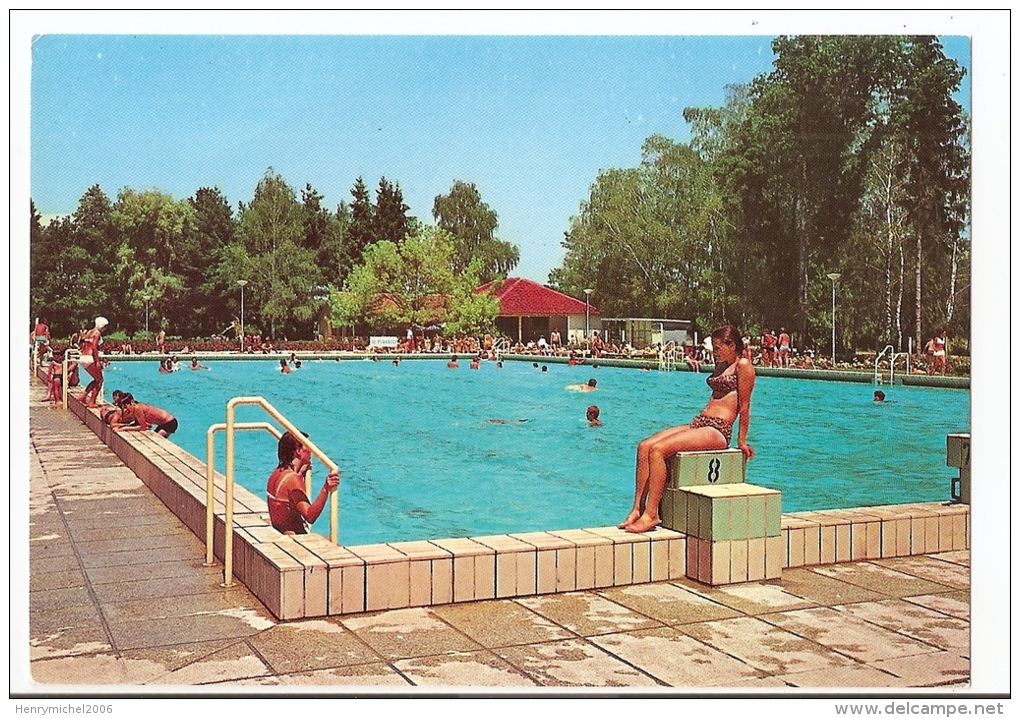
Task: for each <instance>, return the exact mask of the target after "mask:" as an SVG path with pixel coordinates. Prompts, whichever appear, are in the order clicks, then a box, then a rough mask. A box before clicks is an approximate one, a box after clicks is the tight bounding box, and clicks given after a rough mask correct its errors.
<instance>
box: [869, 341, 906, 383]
mask: <svg viewBox="0 0 1020 718" xmlns="http://www.w3.org/2000/svg"><path fill="white" fill-rule="evenodd" d="M890 349H892V350H893V351H892V353H891V354H890V355H889V386H893V385H894V384H895V383H896V360H897V359H898V358H900V357H906V359H907V370H906V371H907V374H910V352H906V353H904V352H897V351H896V348H895V347H894V346H893V345H892V344H887V345H886V347H885V349H883V350H882V351H881V352H879V354H878V356H876V357H875V378H874V384H875V385H876V386H877V385H878V384H881V383H882V376H881V373H880V372H879V368H878V363H879V361H880V360H881V359H882V357H884V356H885V353H886V352H887V351H889V350H890Z"/></svg>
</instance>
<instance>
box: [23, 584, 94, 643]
mask: <svg viewBox="0 0 1020 718" xmlns="http://www.w3.org/2000/svg"><path fill="white" fill-rule="evenodd" d="M62 590H63V591H74V590H79V589H71V588H69V589H62ZM86 626H95V627H96V630H97V631H98V632H99V635H100V636H102V634H103V632H102V628H101V626H102V623H101V621H100V617H99V610H98V609H97V608H96V607H95V605H94V604H93V603H92V602H91V601H84V600H82V601H75V602H73V603H66V604H63V605H50V606H47V607H45V608H43V607H39V608H37V607H35V606H33V605H32V604H31V602H30V603H29V609H28V635H29V637H30V638H32V639H35V638H39V637H42V636H48V635H50V634H53V633H56V632H60V631H67V630H70V629H73V628H79V627H86Z"/></svg>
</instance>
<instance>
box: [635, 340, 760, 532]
mask: <svg viewBox="0 0 1020 718" xmlns="http://www.w3.org/2000/svg"><path fill="white" fill-rule="evenodd" d="M743 343H744V340H743V338H742V335H741V334H740V332H738V331H737V330H736V329H735V328H734V327H732V326H730V325H729V324H725V325H723V326H721V327H719V328H717V329H716V330H715V331H713V332H712V349H713V357H714V359H715V371H713V372H712V375H711V376H709V377H708V378H707V379H706V380H705V381H706V383H707V384H708V386H709V388H710V389H711V390H712V396H711V398H710V399H709V400H708V404H707V405H706V406H705V408H704V409H703V410H702V412H701V413H700V414H699V415H698V416H696V417H694V420H693V421H691V423H690V424H688V425H684V426H677V427H673V428H671V429H664V430H662V431H660V432H658V433H656V434H653V435H652V436H650V437H648V438H647V439H644V440H643V441H641V443H639V444H638V448H637V460H636V469H635V472H634V473H635V480H634V483H635V486H634V505H633V507H632V508H631V511H630V514H628V516H627V518H626V519H625V520H624V521H623V523H621V524H619V528H621V529H625V530H627V531H629V532H631V533H644V532H645V531H650V530H652V529H654V528H655V527H656V526H658V525H659V524H660V523H661V520H660V518H659V502H660V501H661V499H662V492H663V490H664V489H665V487H666V459H667V458H669V457H670V456H673V455H674V454H676V453H678V452H680V451H709V450H717V449H725V448H727V447H728V446H729V445H730V439H731V438H732V435H733V423H734V422H735V421H736V420H737V417H738V416H739V417H740V432H739V434H738V435H737V446H739V447H740V450H741V451H742V452H743V454H744V456H745V457H747V458H748V459H752V458H754V449H753V448H751V446H750V445H749V444H748V443H747V430H748V429H749V428H750V426H751V392H753V391H754V378H755V374H754V366H753V365H752V364H751V362H750V361H748V360H747V359H745V358H743V357H742V356H741V355H742V354H743V351H744V347H743Z"/></svg>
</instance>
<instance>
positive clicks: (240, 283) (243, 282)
mask: <svg viewBox="0 0 1020 718" xmlns="http://www.w3.org/2000/svg"><path fill="white" fill-rule="evenodd" d="M247 284H248V280H247V279H238V280H237V286H239V287H240V288H241V336H240V337H239V339H240V342H241V353H242V354H243V353H244V287H245V285H247Z"/></svg>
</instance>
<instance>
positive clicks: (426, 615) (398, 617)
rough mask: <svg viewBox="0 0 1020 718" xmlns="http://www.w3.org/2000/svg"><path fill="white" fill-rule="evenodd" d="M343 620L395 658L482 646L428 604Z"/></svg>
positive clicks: (372, 644) (365, 638)
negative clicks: (438, 614) (429, 607)
mask: <svg viewBox="0 0 1020 718" xmlns="http://www.w3.org/2000/svg"><path fill="white" fill-rule="evenodd" d="M340 623H341V624H342V625H343V626H345V627H346V628H348V629H350V630H351V631H353V632H354V633H355V634H356V635H357V636H358V637H359V638H361V640H363V641H364V642H365V643H367V644H368V645H369V646H371V647H372V648H373V649H375V650H376V651H378V652H379V654H381V655H382V656H384V657H386V658H388V659H392V660H396V659H401V658H412V657H418V656H434V655H442V654H446V653H453V652H462V651H473V650H476V649H479V648H481V647H482V646H481V645H480V644H479V643H477V642H475V641H473V640H471V639H470V638H468V637H467V636H465V635H463V634H462V633H460V631H457V630H455V629H454V628H451V627H450V626H449V625H448V624H447V623H445V622H443V621H441V620H440V619H439V618H438V617H437V616H436V615H435V614H434V613H433V612H432V611H431V610H429V609H427V608H407V609H400V610H395V611H385V612H381V613H374V614H369V615H365V616H352V617H349V618H343V619H341V620H340Z"/></svg>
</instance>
